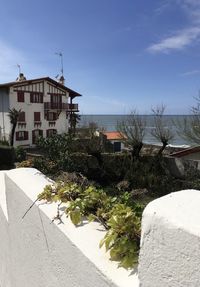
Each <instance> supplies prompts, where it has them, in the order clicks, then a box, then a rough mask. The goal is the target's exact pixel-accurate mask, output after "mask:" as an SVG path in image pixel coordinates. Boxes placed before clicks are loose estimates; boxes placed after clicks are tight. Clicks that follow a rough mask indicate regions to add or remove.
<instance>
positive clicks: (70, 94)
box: [0, 74, 81, 146]
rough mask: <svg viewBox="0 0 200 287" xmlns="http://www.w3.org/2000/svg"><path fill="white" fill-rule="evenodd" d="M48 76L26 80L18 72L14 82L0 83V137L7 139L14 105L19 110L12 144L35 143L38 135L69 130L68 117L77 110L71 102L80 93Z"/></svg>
mask: <svg viewBox="0 0 200 287" xmlns="http://www.w3.org/2000/svg"><path fill="white" fill-rule="evenodd" d="M60 80H62V81H60V82H57V81H55V80H53V79H51V78H49V77H45V78H38V79H32V80H26V78H25V77H24V75H23V74H20V75H19V77H18V79H17V80H16V81H15V82H10V83H5V84H0V139H7V140H8V139H9V135H10V131H11V123H10V119H9V116H8V113H9V110H12V109H13V108H14V109H16V110H17V111H19V110H20V115H19V118H18V122H17V126H16V130H15V135H14V146H19V145H20V146H34V145H35V142H36V138H37V137H38V136H43V137H45V138H46V137H49V136H51V135H52V134H56V133H58V134H61V133H66V132H68V129H69V117H70V115H72V114H73V113H76V112H78V111H79V109H78V104H74V103H73V99H74V98H75V97H79V96H81V95H80V94H79V93H77V92H75V91H73V90H71V89H69V88H68V87H66V86H65V85H64V78H61V79H60Z"/></svg>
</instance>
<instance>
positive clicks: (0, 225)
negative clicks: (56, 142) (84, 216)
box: [0, 168, 139, 287]
mask: <svg viewBox="0 0 200 287" xmlns="http://www.w3.org/2000/svg"><path fill="white" fill-rule="evenodd" d="M48 183H49V180H48V178H46V177H45V176H44V175H43V174H41V173H40V172H39V171H38V170H36V169H31V168H20V169H15V170H10V171H0V242H1V245H0V286H1V287H22V286H24V287H26V286H27V287H44V286H45V287H66V286H68V287H94V286H95V287H108V286H109V287H112V286H113V287H116V286H118V287H138V286H139V282H138V278H137V275H136V270H129V271H127V270H124V269H122V268H117V263H115V262H111V261H110V260H109V259H108V254H106V253H105V251H104V250H103V249H99V242H100V240H101V239H102V238H103V236H104V234H105V230H104V229H103V228H102V226H101V225H99V224H98V223H96V222H93V223H90V224H88V223H87V222H84V223H83V225H82V226H80V227H74V225H73V224H72V223H71V221H70V220H69V219H67V218H66V216H65V215H63V216H62V219H63V222H64V224H58V222H56V221H54V222H52V219H53V217H54V216H55V215H56V212H57V206H56V204H41V203H38V202H37V203H36V204H35V205H34V206H33V207H32V208H31V209H30V210H29V212H28V213H27V214H26V216H25V217H24V218H23V215H24V214H25V212H26V211H27V210H28V209H29V207H30V206H31V205H32V203H33V202H34V200H35V199H36V198H37V195H38V194H39V193H40V192H41V191H42V190H43V188H44V186H45V185H46V184H48Z"/></svg>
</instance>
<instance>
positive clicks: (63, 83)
mask: <svg viewBox="0 0 200 287" xmlns="http://www.w3.org/2000/svg"><path fill="white" fill-rule="evenodd" d="M58 82H59V83H60V84H62V85H63V86H64V85H65V78H64V77H63V75H62V76H61V77H60V78H59V80H58Z"/></svg>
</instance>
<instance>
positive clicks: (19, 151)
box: [15, 146, 26, 162]
mask: <svg viewBox="0 0 200 287" xmlns="http://www.w3.org/2000/svg"><path fill="white" fill-rule="evenodd" d="M15 160H16V161H18V162H22V161H24V160H26V150H25V149H24V148H23V147H21V146H18V147H16V148H15Z"/></svg>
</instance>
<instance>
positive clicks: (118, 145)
mask: <svg viewBox="0 0 200 287" xmlns="http://www.w3.org/2000/svg"><path fill="white" fill-rule="evenodd" d="M103 134H104V135H105V136H106V137H107V140H109V141H110V142H111V143H112V144H113V147H114V152H120V151H122V150H124V140H125V136H123V135H122V134H121V133H120V132H117V131H110V132H103Z"/></svg>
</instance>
